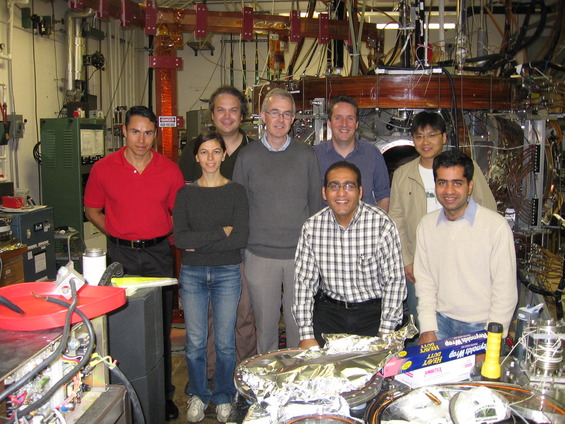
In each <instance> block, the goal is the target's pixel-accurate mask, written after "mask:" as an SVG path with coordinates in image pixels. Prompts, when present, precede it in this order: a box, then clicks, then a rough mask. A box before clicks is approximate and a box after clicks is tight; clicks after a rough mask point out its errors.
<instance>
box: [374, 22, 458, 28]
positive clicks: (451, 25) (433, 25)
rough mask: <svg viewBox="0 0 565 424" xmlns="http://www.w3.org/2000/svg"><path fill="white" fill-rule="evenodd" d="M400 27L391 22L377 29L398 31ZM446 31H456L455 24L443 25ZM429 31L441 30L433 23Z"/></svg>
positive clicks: (378, 26)
mask: <svg viewBox="0 0 565 424" xmlns="http://www.w3.org/2000/svg"><path fill="white" fill-rule="evenodd" d="M398 27H399V25H398V24H397V23H396V22H390V23H386V24H384V23H381V24H377V28H378V29H398ZM426 27H428V25H426ZM443 28H444V29H455V24H444V25H443ZM429 29H439V24H437V23H431V24H429Z"/></svg>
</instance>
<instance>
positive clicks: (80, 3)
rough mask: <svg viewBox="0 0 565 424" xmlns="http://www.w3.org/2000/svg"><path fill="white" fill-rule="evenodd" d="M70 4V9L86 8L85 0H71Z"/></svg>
mask: <svg viewBox="0 0 565 424" xmlns="http://www.w3.org/2000/svg"><path fill="white" fill-rule="evenodd" d="M68 5H69V8H70V9H76V10H82V9H84V8H85V5H84V0H69V2H68Z"/></svg>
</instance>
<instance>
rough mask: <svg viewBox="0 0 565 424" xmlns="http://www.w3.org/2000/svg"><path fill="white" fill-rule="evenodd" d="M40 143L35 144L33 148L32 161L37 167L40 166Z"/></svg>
mask: <svg viewBox="0 0 565 424" xmlns="http://www.w3.org/2000/svg"><path fill="white" fill-rule="evenodd" d="M40 148H41V141H38V142H37V143H35V146H33V159H35V161H36V162H37V164H38V165H41V150H40Z"/></svg>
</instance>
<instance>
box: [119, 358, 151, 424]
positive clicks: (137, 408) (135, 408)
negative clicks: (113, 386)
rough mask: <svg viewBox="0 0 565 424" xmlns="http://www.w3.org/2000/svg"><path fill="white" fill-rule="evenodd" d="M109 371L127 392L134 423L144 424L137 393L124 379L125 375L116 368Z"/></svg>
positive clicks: (126, 379) (125, 378)
mask: <svg viewBox="0 0 565 424" xmlns="http://www.w3.org/2000/svg"><path fill="white" fill-rule="evenodd" d="M110 371H111V372H112V374H114V376H115V377H116V378H117V379H118V380H119V381H120V383H122V384H123V385H124V386H125V388H126V390H127V391H128V394H129V397H130V401H131V404H132V406H133V413H134V418H135V419H134V422H135V423H136V424H145V417H144V416H143V409H142V408H141V402H140V401H139V397H138V396H137V393H136V391H135V389H134V387H133V386H132V384H131V383H130V381H129V380H128V378H127V377H126V375H125V374H124V373H123V372H122V370H120V369H119V368H118V367H117V366H115V367H113V368H110Z"/></svg>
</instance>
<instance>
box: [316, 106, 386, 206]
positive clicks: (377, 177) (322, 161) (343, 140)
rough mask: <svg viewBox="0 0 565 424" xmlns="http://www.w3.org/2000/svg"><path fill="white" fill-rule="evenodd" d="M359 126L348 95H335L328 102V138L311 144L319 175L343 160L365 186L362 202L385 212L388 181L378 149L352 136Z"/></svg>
mask: <svg viewBox="0 0 565 424" xmlns="http://www.w3.org/2000/svg"><path fill="white" fill-rule="evenodd" d="M358 126H359V108H358V106H357V103H356V102H355V100H353V99H352V98H351V97H349V96H337V97H335V98H334V99H332V101H331V102H330V104H329V105H328V128H329V129H331V131H332V139H331V140H327V141H325V142H323V143H320V144H318V145H317V146H314V150H315V151H316V156H317V157H318V164H319V166H320V174H321V175H325V173H326V171H327V169H328V168H329V167H330V165H332V164H333V163H335V162H338V161H342V160H345V161H347V162H350V163H353V164H355V165H356V166H357V167H358V168H359V169H360V170H361V176H362V178H363V181H364V184H365V186H364V187H363V188H364V189H365V190H364V195H363V199H362V200H363V201H364V202H365V203H368V204H370V205H375V204H376V205H377V206H378V207H380V208H381V209H382V210H384V211H385V212H388V204H389V198H390V184H389V178H388V170H387V167H386V164H385V161H384V158H383V156H382V155H381V152H379V150H378V149H377V148H376V147H375V146H373V145H372V144H371V143H368V142H366V141H362V140H356V139H355V132H356V131H357V127H358Z"/></svg>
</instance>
